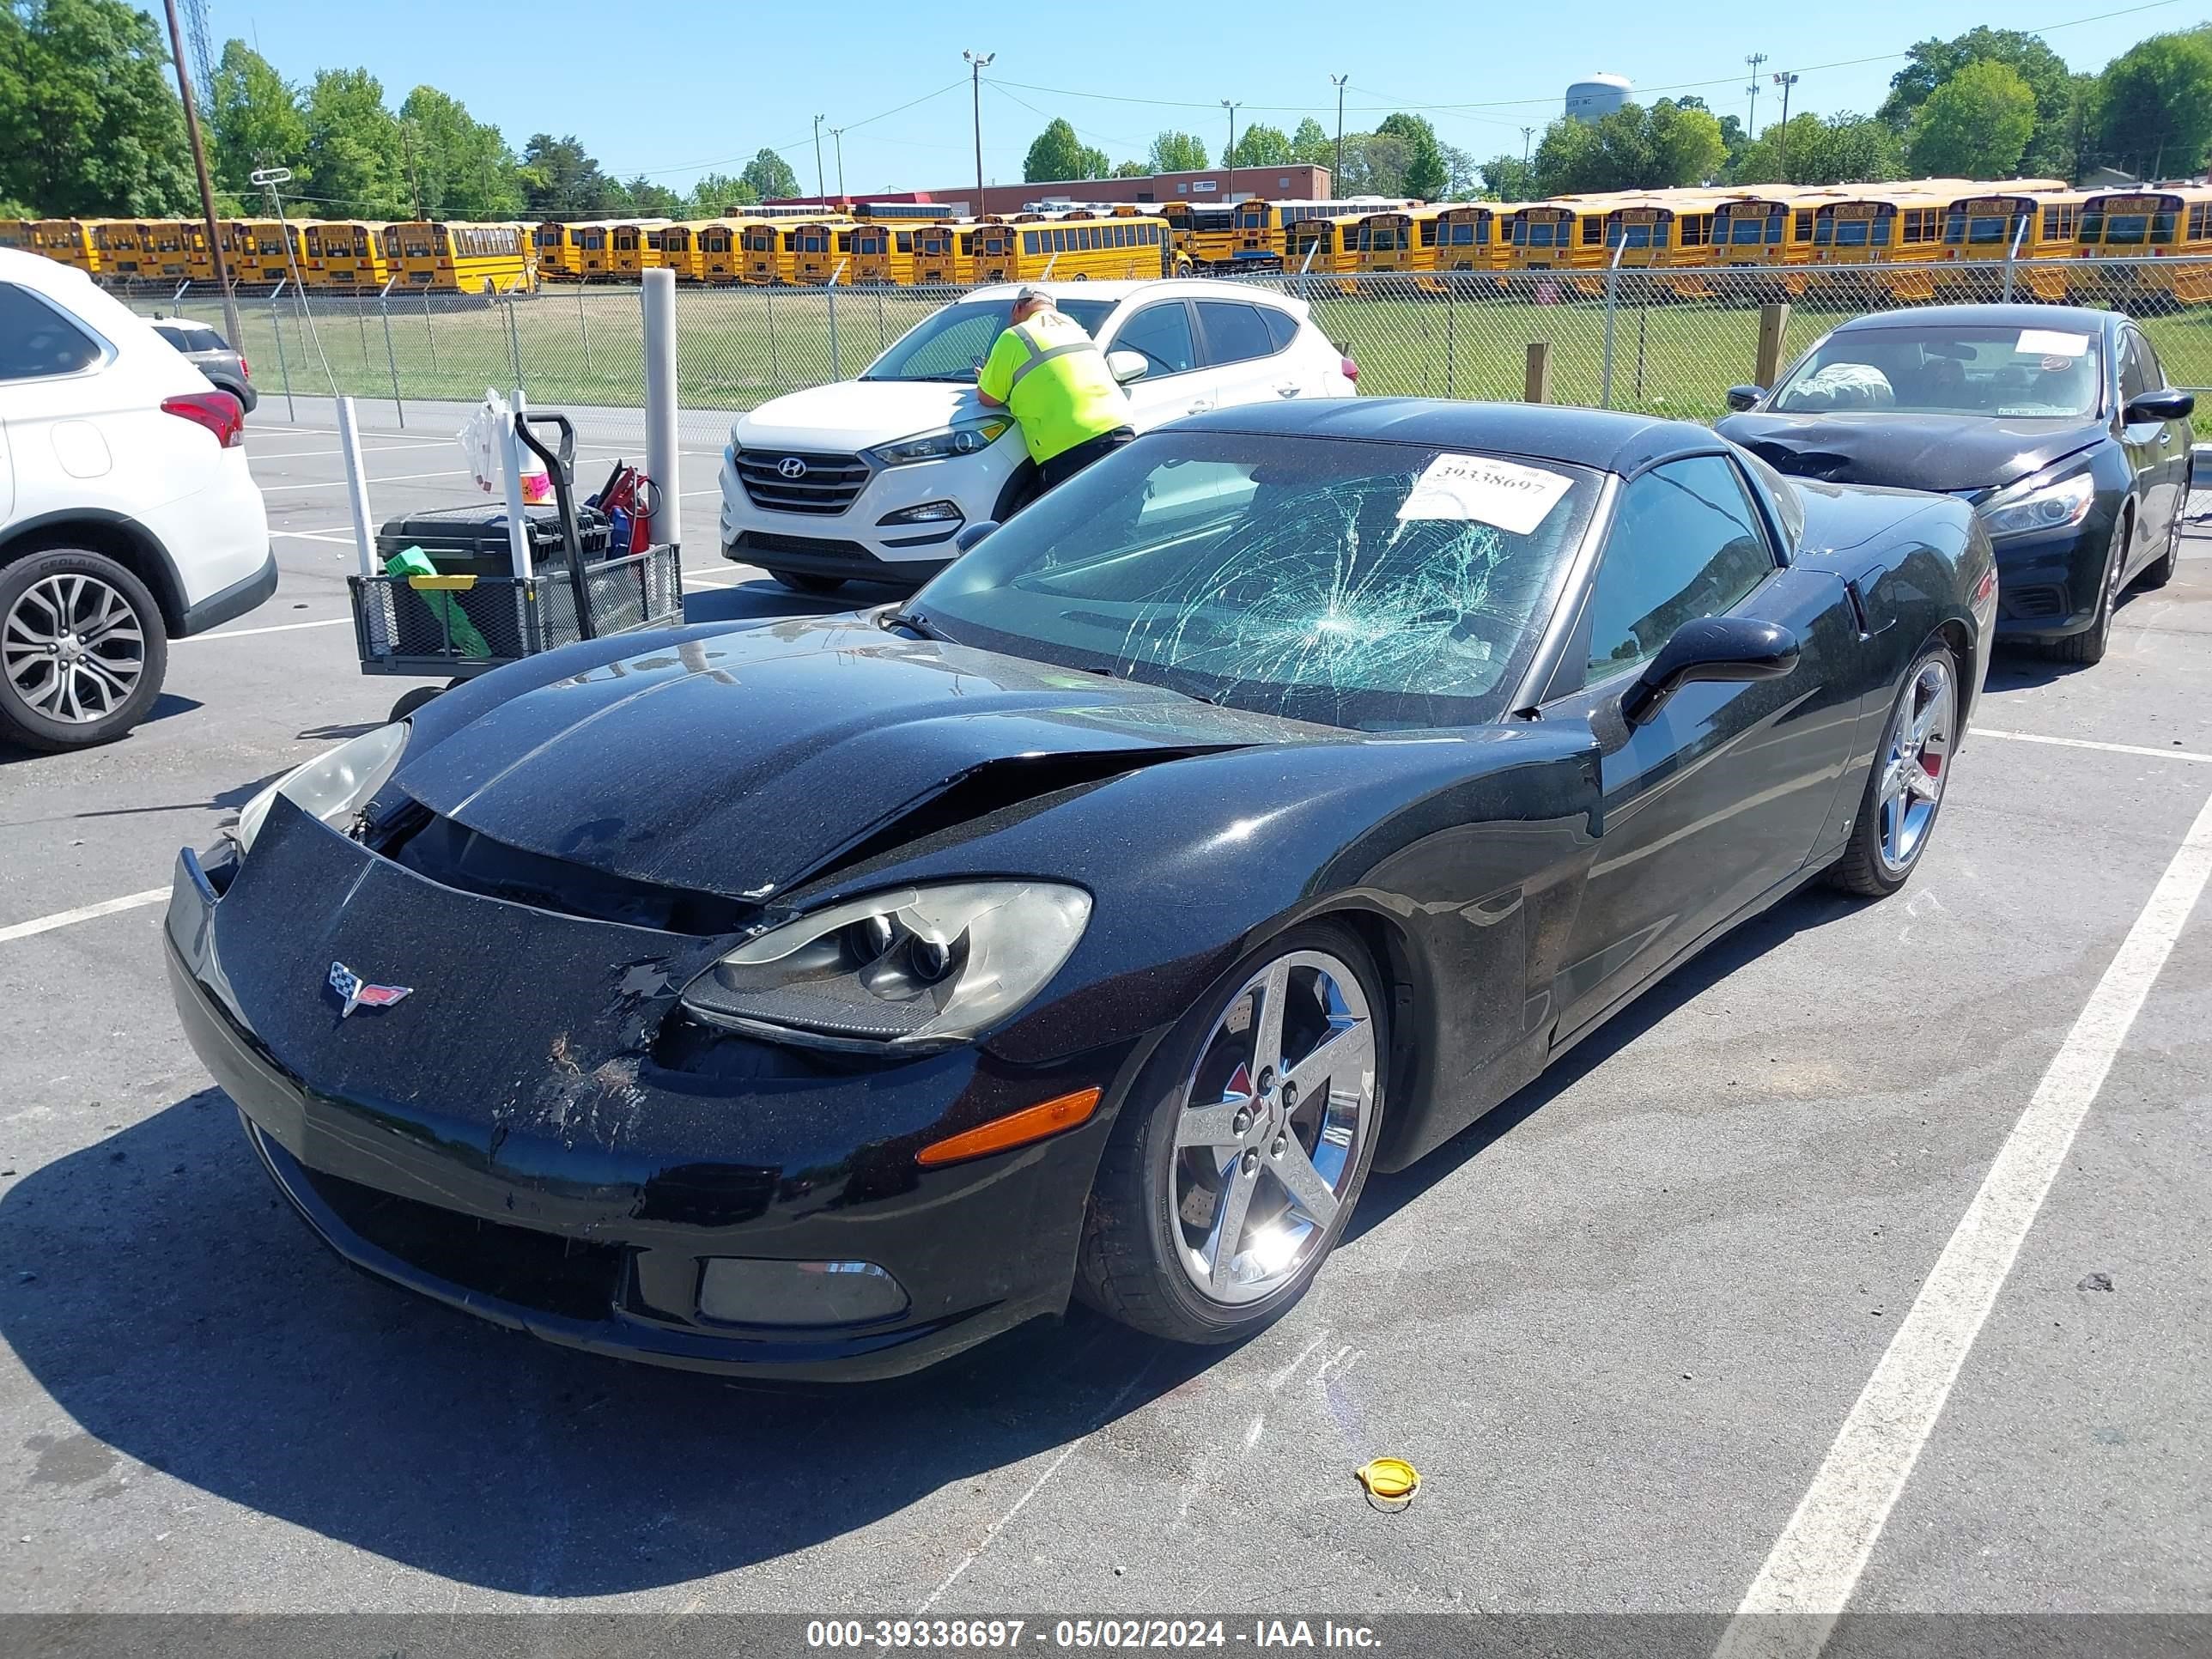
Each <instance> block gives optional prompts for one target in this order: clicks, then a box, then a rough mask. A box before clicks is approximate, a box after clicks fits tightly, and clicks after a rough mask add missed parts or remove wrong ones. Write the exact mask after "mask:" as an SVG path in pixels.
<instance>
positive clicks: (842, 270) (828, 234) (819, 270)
mask: <svg viewBox="0 0 2212 1659" xmlns="http://www.w3.org/2000/svg"><path fill="white" fill-rule="evenodd" d="M851 228H852V226H851V223H850V222H848V221H845V220H840V219H818V220H811V221H806V222H801V223H799V224H795V225H789V226H787V227H786V228H785V229H784V233H783V240H784V246H785V247H786V248H787V249H788V250H789V251H790V256H791V270H790V274H789V275H788V276H786V277H785V278H784V280H785V281H786V282H789V283H800V284H802V285H803V286H805V287H808V288H821V287H823V286H824V285H826V284H828V283H843V282H848V281H849V280H851V269H850V266H851V260H852V253H851V252H850V249H849V245H848V248H847V249H846V250H844V251H842V252H841V251H840V249H839V247H838V246H837V243H838V235H839V233H840V232H848V231H850V230H851Z"/></svg>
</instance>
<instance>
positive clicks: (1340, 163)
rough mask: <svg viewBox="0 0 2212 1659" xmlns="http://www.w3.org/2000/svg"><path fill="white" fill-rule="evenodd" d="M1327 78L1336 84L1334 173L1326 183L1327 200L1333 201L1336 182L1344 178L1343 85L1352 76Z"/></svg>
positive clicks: (1336, 188)
mask: <svg viewBox="0 0 2212 1659" xmlns="http://www.w3.org/2000/svg"><path fill="white" fill-rule="evenodd" d="M1328 78H1329V79H1330V80H1331V81H1333V82H1335V83H1336V171H1335V172H1334V173H1332V174H1330V175H1329V181H1328V193H1329V197H1330V199H1331V200H1334V199H1335V197H1336V192H1337V191H1338V190H1339V189H1340V188H1341V186H1340V185H1339V184H1338V183H1337V180H1339V179H1341V178H1343V177H1344V83H1345V82H1346V81H1349V80H1350V79H1351V78H1352V76H1349V75H1332V76H1329V77H1328Z"/></svg>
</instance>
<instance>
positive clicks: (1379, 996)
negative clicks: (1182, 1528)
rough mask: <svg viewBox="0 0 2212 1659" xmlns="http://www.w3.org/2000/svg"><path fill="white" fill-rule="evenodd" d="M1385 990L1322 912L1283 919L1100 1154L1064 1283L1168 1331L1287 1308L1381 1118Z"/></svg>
mask: <svg viewBox="0 0 2212 1659" xmlns="http://www.w3.org/2000/svg"><path fill="white" fill-rule="evenodd" d="M1386 1008H1387V1004H1386V1002H1385V1000H1384V998H1383V987H1382V985H1381V982H1380V981H1379V980H1378V979H1377V978H1376V974H1375V970H1374V967H1373V965H1372V963H1370V960H1369V958H1368V955H1367V951H1366V949H1365V947H1364V946H1363V945H1361V944H1360V942H1359V939H1358V936H1357V935H1356V934H1354V933H1352V931H1351V930H1350V929H1349V928H1347V927H1344V926H1343V925H1342V924H1341V923H1337V922H1316V923H1310V924H1307V925H1305V926H1304V927H1296V928H1293V929H1291V931H1290V932H1289V933H1285V934H1283V935H1282V936H1281V937H1280V938H1279V939H1275V940H1273V941H1272V942H1271V943H1269V944H1267V945H1263V946H1261V948H1260V950H1258V951H1255V952H1254V953H1253V954H1252V955H1251V956H1249V957H1247V958H1246V959H1245V960H1244V962H1243V963H1240V964H1239V965H1238V967H1237V969H1234V970H1232V972H1231V974H1230V975H1228V976H1226V978H1225V980H1224V981H1223V982H1222V985H1221V987H1219V988H1218V989H1217V990H1216V991H1215V992H1214V993H1213V994H1210V995H1209V996H1208V997H1207V998H1206V1000H1205V1001H1203V1002H1201V1003H1200V1005H1199V1006H1197V1007H1196V1008H1194V1009H1193V1010H1192V1011H1191V1012H1190V1013H1188V1015H1186V1016H1185V1018H1183V1020H1182V1024H1180V1025H1179V1026H1178V1027H1177V1028H1176V1032H1175V1034H1174V1035H1173V1036H1170V1038H1169V1039H1168V1041H1167V1042H1165V1043H1164V1044H1163V1045H1162V1046H1161V1048H1160V1052H1159V1053H1158V1055H1156V1056H1155V1057H1154V1059H1153V1060H1152V1064H1151V1066H1149V1067H1148V1068H1147V1069H1146V1073H1145V1075H1144V1076H1143V1077H1142V1078H1141V1079H1139V1082H1138V1085H1137V1087H1136V1090H1135V1091H1134V1092H1133V1094H1132V1096H1131V1098H1130V1100H1129V1103H1128V1104H1127V1107H1125V1108H1124V1109H1123V1111H1122V1114H1121V1121H1119V1122H1118V1123H1117V1124H1116V1125H1115V1130H1114V1137H1113V1139H1112V1140H1111V1142H1110V1143H1109V1146H1108V1147H1107V1151H1106V1154H1105V1156H1104V1158H1103V1159H1102V1160H1101V1162H1100V1164H1099V1170H1098V1178H1097V1184H1096V1185H1095V1187H1094V1188H1092V1192H1091V1206H1090V1209H1089V1212H1088V1214H1087V1215H1086V1217H1085V1225H1084V1240H1083V1249H1082V1254H1081V1258H1080V1262H1079V1272H1078V1275H1077V1281H1076V1282H1077V1289H1078V1291H1079V1293H1080V1294H1081V1295H1082V1296H1083V1297H1084V1299H1085V1301H1087V1302H1089V1303H1090V1304H1091V1305H1092V1306H1094V1307H1096V1308H1097V1309H1098V1310H1100V1311H1101V1312H1103V1313H1105V1314H1108V1315H1109V1316H1112V1317H1113V1318H1115V1319H1118V1320H1120V1321H1121V1322H1122V1323H1124V1324H1126V1325H1130V1326H1133V1327H1134V1328H1137V1329H1139V1330H1141V1331H1146V1332H1149V1333H1151V1334H1153V1335H1156V1336H1164V1337H1169V1338H1171V1339H1173V1340H1176V1341H1179V1342H1195V1343H1223V1342H1234V1341H1237V1340H1242V1339H1243V1338H1244V1337H1247V1336H1249V1335H1250V1334H1253V1333H1254V1332H1255V1331H1258V1330H1261V1329H1262V1328H1265V1327H1267V1325H1269V1324H1272V1323H1273V1322H1274V1321H1275V1320H1276V1319H1278V1318H1279V1317H1280V1316H1282V1315H1283V1314H1284V1313H1285V1311H1287V1310H1289V1309H1290V1307H1291V1304H1294V1303H1295V1302H1297V1299H1298V1297H1300V1296H1302V1295H1304V1292H1305V1289H1306V1286H1307V1285H1310V1284H1311V1283H1312V1282H1313V1279H1314V1275H1315V1274H1316V1273H1318V1272H1319V1271H1320V1269H1321V1264H1322V1261H1325V1260H1326V1259H1327V1258H1328V1253H1329V1251H1330V1250H1331V1249H1334V1247H1335V1245H1336V1242H1337V1240H1338V1239H1339V1238H1340V1237H1343V1234H1344V1229H1345V1225H1346V1223H1347V1222H1348V1221H1349V1220H1350V1219H1351V1216H1352V1206H1353V1205H1354V1204H1355V1203H1357V1202H1358V1198H1359V1193H1360V1189H1361V1188H1362V1187H1363V1186H1364V1185H1365V1183H1366V1180H1367V1172H1368V1170H1369V1168H1370V1165H1371V1164H1373V1162H1374V1158H1375V1146H1376V1137H1377V1135H1378V1133H1379V1132H1380V1130H1381V1127H1382V1122H1383V1077H1384V1073H1385V1070H1386V1061H1387V1056H1388V1055H1389V1030H1388V1026H1387V1019H1386V1012H1385V1011H1386Z"/></svg>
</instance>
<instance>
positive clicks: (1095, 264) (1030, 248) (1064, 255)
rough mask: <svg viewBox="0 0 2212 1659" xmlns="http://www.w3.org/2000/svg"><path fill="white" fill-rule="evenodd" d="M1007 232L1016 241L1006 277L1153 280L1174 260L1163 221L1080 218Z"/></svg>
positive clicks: (1056, 279)
mask: <svg viewBox="0 0 2212 1659" xmlns="http://www.w3.org/2000/svg"><path fill="white" fill-rule="evenodd" d="M1008 229H1010V230H1012V231H1013V232H1015V233H1017V234H1018V236H1019V238H1020V246H1019V247H1018V250H1017V252H1016V256H1015V262H1014V264H1013V267H1012V269H1011V270H1006V272H1004V273H1003V274H1004V275H1005V276H1008V277H1021V278H1024V279H1030V280H1037V281H1042V279H1044V278H1046V277H1050V278H1051V279H1052V280H1054V282H1062V283H1064V282H1070V281H1073V282H1078V283H1085V282H1090V281H1091V280H1092V279H1093V278H1097V279H1098V280H1101V281H1111V280H1113V279H1115V278H1117V277H1126V276H1160V275H1162V274H1163V273H1164V271H1166V270H1169V269H1171V264H1170V262H1171V261H1172V259H1173V258H1174V249H1173V246H1172V245H1171V243H1170V234H1169V231H1168V224H1167V221H1166V220H1164V219H1150V218H1145V219H1139V218H1129V217H1115V218H1110V219H1088V218H1086V219H1076V220H1071V221H1068V222H1063V223H1060V224H1056V225H1018V226H1009V227H1008ZM978 268H979V270H980V268H981V267H980V263H979V267H978ZM976 280H977V281H978V282H987V281H992V280H995V279H994V278H992V277H986V276H978V277H977V278H976Z"/></svg>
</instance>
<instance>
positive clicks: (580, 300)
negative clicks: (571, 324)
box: [576, 283, 592, 374]
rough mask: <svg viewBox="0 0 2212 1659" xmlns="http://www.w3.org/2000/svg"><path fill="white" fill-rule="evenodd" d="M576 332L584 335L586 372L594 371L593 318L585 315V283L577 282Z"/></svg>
mask: <svg viewBox="0 0 2212 1659" xmlns="http://www.w3.org/2000/svg"><path fill="white" fill-rule="evenodd" d="M576 332H577V333H579V334H580V335H582V336H583V337H584V373H585V374H591V373H592V324H591V319H589V318H587V317H586V316H585V315H584V285H583V284H582V283H577V284H576Z"/></svg>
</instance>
